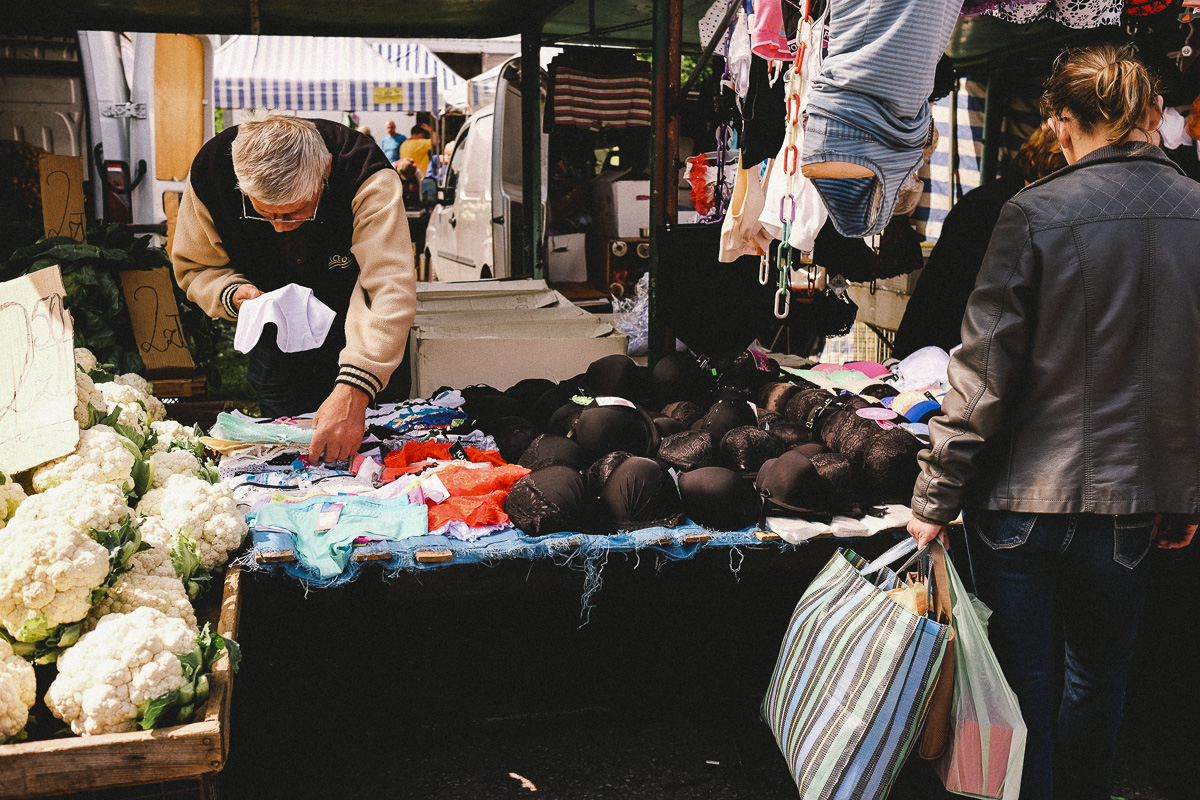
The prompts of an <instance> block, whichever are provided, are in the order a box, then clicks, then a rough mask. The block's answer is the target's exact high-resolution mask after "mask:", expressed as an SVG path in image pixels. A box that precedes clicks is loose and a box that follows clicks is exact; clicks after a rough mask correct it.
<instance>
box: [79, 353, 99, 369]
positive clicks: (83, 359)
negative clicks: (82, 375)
mask: <svg viewBox="0 0 1200 800" xmlns="http://www.w3.org/2000/svg"><path fill="white" fill-rule="evenodd" d="M98 366H100V362H99V361H98V360H97V359H96V356H95V355H93V353H92V351H91V350H88V349H87V348H86V347H76V348H75V368H76V369H78V370H80V371H81V372H91V371H92V370H94V369H95V368H96V367H98Z"/></svg>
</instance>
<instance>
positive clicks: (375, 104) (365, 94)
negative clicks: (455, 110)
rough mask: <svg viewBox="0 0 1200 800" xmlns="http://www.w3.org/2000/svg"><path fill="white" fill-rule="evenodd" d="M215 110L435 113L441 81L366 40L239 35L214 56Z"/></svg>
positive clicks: (222, 46) (219, 49)
mask: <svg viewBox="0 0 1200 800" xmlns="http://www.w3.org/2000/svg"><path fill="white" fill-rule="evenodd" d="M213 97H214V103H215V105H216V107H217V108H286V109H291V110H294V111H430V112H435V113H436V112H437V111H438V110H439V108H438V79H437V78H436V77H435V76H433V75H417V74H413V73H411V72H405V71H404V70H401V69H399V68H398V67H396V65H395V64H393V63H391V62H390V61H388V60H387V59H386V58H384V57H383V56H382V55H380V54H379V51H378V50H376V49H375V48H374V47H372V46H371V45H370V44H368V43H367V42H366V40H364V39H361V38H356V37H355V38H317V37H304V36H235V37H233V38H232V39H230V40H229V41H228V42H226V43H225V44H223V45H221V47H220V48H218V49H217V51H216V53H215V54H214V56H213Z"/></svg>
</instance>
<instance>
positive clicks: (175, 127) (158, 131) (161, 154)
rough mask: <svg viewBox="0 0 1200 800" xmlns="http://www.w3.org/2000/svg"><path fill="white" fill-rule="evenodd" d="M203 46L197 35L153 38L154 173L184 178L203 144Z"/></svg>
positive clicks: (206, 111)
mask: <svg viewBox="0 0 1200 800" xmlns="http://www.w3.org/2000/svg"><path fill="white" fill-rule="evenodd" d="M211 113H212V109H211V108H209V107H208V106H206V105H205V104H204V46H203V45H202V44H201V43H200V40H199V39H197V38H196V37H195V36H185V35H182V34H172V33H160V34H158V35H156V36H155V38H154V175H155V177H156V178H158V180H160V181H182V180H184V179H185V178H187V174H188V170H190V169H191V168H192V159H193V158H195V157H196V153H198V152H200V146H201V145H202V144H204V115H205V114H211Z"/></svg>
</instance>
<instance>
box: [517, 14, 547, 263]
mask: <svg viewBox="0 0 1200 800" xmlns="http://www.w3.org/2000/svg"><path fill="white" fill-rule="evenodd" d="M541 49H542V21H541V20H540V19H539V20H535V21H533V22H531V23H530V25H529V27H528V28H526V29H525V30H524V31H522V33H521V171H522V188H521V255H522V259H521V260H522V265H521V266H522V268H523V269H522V273H523V274H525V275H532V276H533V277H534V278H542V277H544V266H545V262H544V256H543V250H542V77H541V76H542V62H541Z"/></svg>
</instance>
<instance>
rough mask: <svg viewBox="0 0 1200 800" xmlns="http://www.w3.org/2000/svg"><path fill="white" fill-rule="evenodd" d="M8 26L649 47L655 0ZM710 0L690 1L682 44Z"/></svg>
mask: <svg viewBox="0 0 1200 800" xmlns="http://www.w3.org/2000/svg"><path fill="white" fill-rule="evenodd" d="M10 5H11V8H9V9H7V10H6V12H5V28H6V30H8V31H9V32H11V33H37V34H46V35H50V34H57V35H67V34H71V33H73V32H74V31H76V30H113V31H149V32H157V33H201V34H203V33H217V34H238V33H242V34H246V33H254V34H262V35H289V36H371V37H389V36H390V37H403V38H409V39H411V38H420V37H430V38H455V37H461V38H487V37H493V36H510V35H512V34H517V33H521V32H522V30H523V29H524V28H525V26H526V25H528V24H529V21H530V20H538V19H542V20H545V21H546V24H545V32H546V35H547V37H550V38H554V39H560V38H561V39H570V40H572V41H579V42H584V43H586V42H589V41H598V42H599V41H602V42H605V43H607V44H628V45H633V46H641V47H648V46H650V44H651V41H652V26H651V23H650V20H651V17H652V15H653V8H654V0H420V2H419V3H412V2H407V0H390V1H388V2H380V1H379V0H203V2H201V0H54V2H25V3H13V4H10ZM711 5H712V0H683V11H684V13H683V17H684V19H683V42H684V47H687V48H689V49H696V48H697V47H698V46H699V32H698V31H697V22H698V21H699V19H700V17H701V16H702V15H703V14H704V13H705V12H706V11H708V9H709V7H710V6H711Z"/></svg>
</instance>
